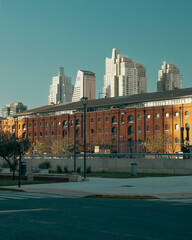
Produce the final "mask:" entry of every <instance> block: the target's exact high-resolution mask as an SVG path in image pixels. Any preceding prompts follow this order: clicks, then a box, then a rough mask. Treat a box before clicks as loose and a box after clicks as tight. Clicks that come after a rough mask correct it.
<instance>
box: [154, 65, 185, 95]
mask: <svg viewBox="0 0 192 240" xmlns="http://www.w3.org/2000/svg"><path fill="white" fill-rule="evenodd" d="M181 88H182V76H181V74H180V72H179V69H178V68H177V67H176V66H175V65H173V64H170V63H167V62H163V65H162V68H161V70H159V79H158V82H157V91H158V92H159V91H168V90H176V89H181Z"/></svg>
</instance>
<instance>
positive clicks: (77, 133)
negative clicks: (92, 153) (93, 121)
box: [76, 129, 80, 137]
mask: <svg viewBox="0 0 192 240" xmlns="http://www.w3.org/2000/svg"><path fill="white" fill-rule="evenodd" d="M76 136H77V137H80V130H79V129H77V130H76Z"/></svg>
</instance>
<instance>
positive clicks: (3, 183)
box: [0, 179, 50, 187]
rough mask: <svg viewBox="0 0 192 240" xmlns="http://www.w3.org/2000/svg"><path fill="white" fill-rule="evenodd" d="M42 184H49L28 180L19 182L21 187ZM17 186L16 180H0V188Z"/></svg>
mask: <svg viewBox="0 0 192 240" xmlns="http://www.w3.org/2000/svg"><path fill="white" fill-rule="evenodd" d="M43 183H50V182H48V181H28V180H21V185H29V184H43ZM15 185H18V180H15V181H13V180H10V179H0V186H1V187H3V186H15Z"/></svg>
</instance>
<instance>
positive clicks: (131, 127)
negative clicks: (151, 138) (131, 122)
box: [128, 126, 133, 135]
mask: <svg viewBox="0 0 192 240" xmlns="http://www.w3.org/2000/svg"><path fill="white" fill-rule="evenodd" d="M128 135H133V126H130V127H128Z"/></svg>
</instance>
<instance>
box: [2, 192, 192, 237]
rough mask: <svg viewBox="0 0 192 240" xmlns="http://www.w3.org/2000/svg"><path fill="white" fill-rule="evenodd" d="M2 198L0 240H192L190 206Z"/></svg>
mask: <svg viewBox="0 0 192 240" xmlns="http://www.w3.org/2000/svg"><path fill="white" fill-rule="evenodd" d="M3 194H4V195H2V196H1V200H0V239H1V240H9V239H10V240H12V239H13V240H17V239H24V240H25V239H26V240H39V239H41V240H44V239H54V240H55V239H57V240H58V239H66V240H71V239H80V240H81V239H82V240H84V239H89V240H90V239H91V240H95V239H99V240H102V239H104V240H108V239H110V240H124V239H126V240H127V239H144V240H145V239H147V240H150V239H153V240H154V239H163V240H166V239H174V240H176V239H178V240H185V239H190V240H191V239H192V204H191V203H190V202H189V203H187V202H174V201H167V202H166V201H159V200H133V199H130V200H129V199H93V198H79V199H78V198H62V197H61V198H58V197H57V196H55V197H54V196H51V195H33V194H30V195H29V196H25V197H24V198H22V194H23V193H15V194H16V198H14V196H15V195H14V193H11V194H12V195H11V196H12V198H6V191H4V193H3ZM7 194H10V192H7ZM19 194H21V195H20V197H19V196H18V195H19ZM9 196H10V195H9ZM30 196H31V197H30ZM33 196H34V197H35V196H36V198H33Z"/></svg>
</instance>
